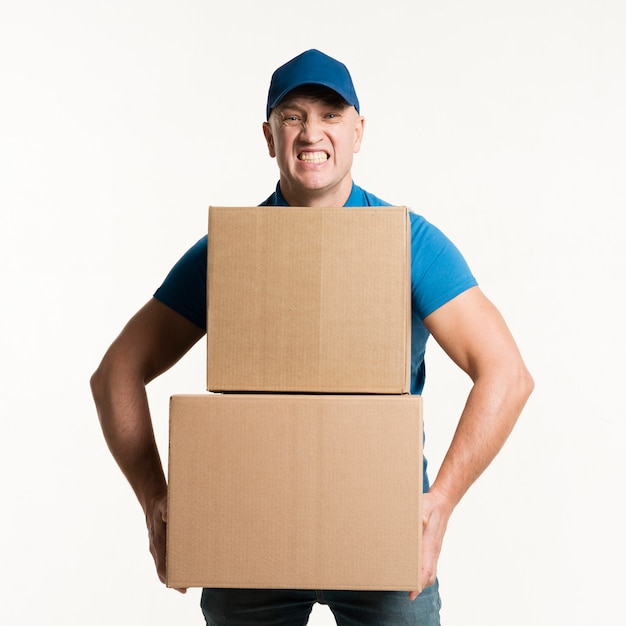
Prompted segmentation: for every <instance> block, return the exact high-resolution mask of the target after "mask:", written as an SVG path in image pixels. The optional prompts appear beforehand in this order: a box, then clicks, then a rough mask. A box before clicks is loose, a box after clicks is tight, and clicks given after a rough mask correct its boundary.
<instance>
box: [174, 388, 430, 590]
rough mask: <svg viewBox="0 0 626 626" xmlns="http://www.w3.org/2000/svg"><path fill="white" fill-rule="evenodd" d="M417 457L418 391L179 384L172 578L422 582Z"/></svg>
mask: <svg viewBox="0 0 626 626" xmlns="http://www.w3.org/2000/svg"><path fill="white" fill-rule="evenodd" d="M422 469H423V468H422V403H421V397H420V396H412V395H397V394H396V395H391V396H383V395H367V396H357V395H347V394H344V395H340V396H331V395H322V394H315V395H307V394H203V395H188V396H184V395H179V396H173V397H172V400H171V404H170V447H169V492H168V501H169V504H168V525H167V533H168V537H167V584H168V586H170V587H236V588H269V589H277V588H283V589H284V588H287V589H376V590H384V589H387V590H398V591H399V590H408V591H411V590H419V589H420V588H421V579H420V575H421V554H422V550H421V536H422V535H421V533H422V515H421V492H422Z"/></svg>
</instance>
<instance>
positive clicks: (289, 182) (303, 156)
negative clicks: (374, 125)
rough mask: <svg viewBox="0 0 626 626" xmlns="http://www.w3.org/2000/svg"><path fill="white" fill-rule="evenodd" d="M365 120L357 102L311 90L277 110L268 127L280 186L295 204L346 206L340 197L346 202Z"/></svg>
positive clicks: (266, 130)
mask: <svg viewBox="0 0 626 626" xmlns="http://www.w3.org/2000/svg"><path fill="white" fill-rule="evenodd" d="M363 125H364V120H363V117H362V116H360V115H359V114H358V113H357V111H356V109H355V108H354V107H353V106H349V105H343V104H340V105H337V104H329V103H328V102H326V101H324V100H322V99H319V98H316V97H311V96H296V97H292V98H288V99H285V100H284V101H283V102H281V103H280V104H279V105H278V106H277V107H276V108H275V109H273V110H272V113H271V115H270V119H269V121H268V122H265V123H264V124H263V132H264V134H265V139H266V141H267V146H268V149H269V153H270V156H271V157H276V162H277V164H278V169H279V170H280V183H281V191H282V192H283V195H284V196H285V198H286V199H287V201H288V202H289V203H290V204H304V203H305V202H306V205H310V206H321V205H325V206H341V204H338V203H339V202H341V203H342V204H343V202H345V200H346V199H347V197H348V195H349V194H350V189H351V187H352V177H351V173H350V170H351V168H352V159H353V155H354V154H355V153H356V152H358V151H359V149H360V147H361V138H362V136H363ZM344 196H345V197H344Z"/></svg>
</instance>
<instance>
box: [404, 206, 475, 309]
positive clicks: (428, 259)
mask: <svg viewBox="0 0 626 626" xmlns="http://www.w3.org/2000/svg"><path fill="white" fill-rule="evenodd" d="M410 217H411V291H412V294H411V295H412V301H413V308H414V310H415V311H416V312H417V314H418V315H419V317H420V318H421V319H424V318H425V317H427V316H428V315H430V314H431V313H432V312H433V311H435V310H436V309H438V308H439V307H440V306H442V305H444V304H446V302H449V301H450V300H452V299H453V298H455V297H456V296H458V295H459V294H461V293H462V292H464V291H466V290H467V289H469V288H470V287H475V286H476V285H477V284H478V283H477V281H476V279H475V278H474V276H473V275H472V272H471V271H470V268H469V266H468V264H467V262H466V261H465V259H464V258H463V256H462V254H461V253H460V252H459V250H458V248H457V247H456V246H455V245H454V244H453V243H452V242H451V241H450V239H448V237H446V236H445V235H444V234H443V233H442V232H441V231H440V230H439V229H438V228H437V227H436V226H433V225H432V224H430V223H429V222H427V221H426V220H425V219H424V218H423V217H421V216H419V215H416V214H415V213H410Z"/></svg>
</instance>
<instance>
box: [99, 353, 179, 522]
mask: <svg viewBox="0 0 626 626" xmlns="http://www.w3.org/2000/svg"><path fill="white" fill-rule="evenodd" d="M91 389H92V393H93V397H94V401H95V403H96V408H97V411H98V417H99V419H100V424H101V426H102V432H103V434H104V437H105V440H106V442H107V445H108V446H109V450H110V451H111V454H112V455H113V457H114V458H115V460H116V462H117V464H118V465H119V467H120V469H121V470H122V472H123V473H124V475H125V476H126V478H127V479H128V481H129V483H130V484H131V487H132V488H133V490H134V492H135V494H136V496H137V499H138V500H139V502H140V504H141V506H142V508H143V509H144V511H146V510H147V509H148V508H149V507H150V505H151V503H152V502H153V501H154V500H156V499H158V498H160V497H162V496H163V495H164V494H166V493H167V484H166V480H165V474H164V472H163V466H162V463H161V459H160V456H159V452H158V448H157V445H156V441H155V438H154V431H153V428H152V420H151V418H150V410H149V407H148V399H147V395H146V389H145V385H144V384H143V381H141V380H137V379H136V378H135V377H133V376H132V374H130V373H129V372H123V371H118V372H115V371H113V372H111V371H107V368H106V366H105V365H101V366H100V368H98V370H97V371H96V372H95V373H94V375H93V376H92V378H91ZM113 390H115V393H113Z"/></svg>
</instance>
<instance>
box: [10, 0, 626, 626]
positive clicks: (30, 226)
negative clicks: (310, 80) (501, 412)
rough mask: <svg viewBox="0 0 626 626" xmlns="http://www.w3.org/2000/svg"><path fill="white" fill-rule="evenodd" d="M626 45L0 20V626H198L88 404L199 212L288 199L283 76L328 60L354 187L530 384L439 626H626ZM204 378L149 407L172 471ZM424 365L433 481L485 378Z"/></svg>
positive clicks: (519, 21)
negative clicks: (427, 223)
mask: <svg viewBox="0 0 626 626" xmlns="http://www.w3.org/2000/svg"><path fill="white" fill-rule="evenodd" d="M624 33H626V8H625V5H624V3H623V2H622V1H621V0H560V1H559V0H526V1H525V2H521V1H520V2H510V1H504V0H476V1H473V2H464V1H462V0H457V1H452V0H441V1H437V0H430V1H428V2H426V1H416V0H406V1H401V0H386V1H385V2H384V3H381V4H379V5H374V4H369V3H364V2H362V1H359V2H356V1H349V0H346V1H343V2H329V1H327V0H318V1H317V2H311V3H300V2H298V3H293V2H292V3H289V2H284V1H281V2H275V1H274V0H264V1H262V2H257V1H256V0H249V1H248V2H237V1H230V2H221V3H217V2H208V1H205V2H202V1H200V0H171V1H166V0H160V1H157V0H151V1H148V0H143V1H141V0H124V1H122V0H109V1H107V2H100V1H98V2H96V1H85V0H57V1H56V2H45V1H43V0H38V1H31V2H29V1H27V0H23V1H21V2H16V1H15V2H14V1H11V0H8V1H5V2H3V3H2V8H1V9H0V70H1V72H0V77H1V82H0V89H1V98H0V255H1V263H0V280H1V285H2V307H1V309H0V316H1V317H0V320H1V333H0V337H1V338H0V342H1V343H0V354H1V358H2V364H3V373H2V377H1V383H0V384H1V389H0V391H1V398H2V409H1V411H2V420H1V422H0V424H1V426H0V428H1V429H2V430H1V433H0V464H1V465H0V471H1V476H2V503H1V504H0V507H1V508H0V511H1V514H0V528H1V533H0V537H1V539H0V541H1V551H0V554H1V556H0V560H1V562H2V567H1V570H0V571H1V574H0V594H1V596H2V598H1V601H0V623H2V624H7V625H10V626H17V625H29V624H34V623H44V624H55V625H56V624H58V625H63V626H73V625H84V624H91V625H94V626H95V625H110V624H115V625H118V626H126V625H136V624H152V625H155V626H156V625H160V624H163V625H165V624H167V625H170V624H199V623H201V622H202V618H201V615H200V612H199V609H198V606H197V605H198V599H199V591H198V590H191V591H190V592H189V593H188V594H187V595H186V596H181V595H179V594H177V593H176V592H175V591H171V590H167V589H165V588H164V587H162V585H161V584H160V583H159V582H158V580H157V579H156V576H155V574H154V572H153V565H152V562H151V557H150V555H149V553H148V551H147V537H146V532H145V527H144V522H143V517H142V514H141V510H140V508H139V506H138V505H137V503H136V502H135V500H134V496H133V494H132V492H131V490H130V488H129V487H128V485H127V484H126V482H125V479H124V478H123V476H122V474H121V473H120V472H119V470H118V468H117V466H116V465H115V463H114V461H113V460H112V457H111V456H110V454H109V452H108V450H107V449H106V446H105V443H104V440H103V438H102V435H101V432H100V430H99V425H98V422H97V418H96V413H95V409H94V405H93V402H92V399H91V396H90V392H89V386H88V380H89V376H90V374H91V372H92V371H93V370H94V369H95V367H96V366H97V364H98V362H99V360H100V358H101V356H102V354H103V352H104V350H105V349H106V347H107V346H108V345H109V344H110V342H111V341H112V340H113V338H114V337H115V335H116V334H117V333H118V332H119V330H120V329H121V327H122V326H123V324H124V323H125V321H126V320H127V319H128V318H129V317H130V316H131V314H133V313H134V312H135V311H136V310H137V309H138V308H139V307H140V306H141V305H142V304H143V303H144V302H145V301H146V300H147V299H148V298H149V297H150V296H151V294H152V293H153V291H154V289H155V288H156V287H157V286H158V285H159V284H160V282H161V280H162V278H163V277H164V275H165V273H166V272H167V271H168V269H169V268H170V266H171V265H172V264H173V263H174V261H175V260H176V259H177V258H178V257H179V255H180V254H181V253H182V252H183V251H184V250H185V249H186V248H187V247H188V246H189V245H190V244H191V243H193V242H195V241H196V240H197V239H198V238H199V237H200V236H201V235H202V234H203V233H204V232H205V228H206V211H207V206H208V205H209V204H227V205H228V204H240V205H248V204H256V203H258V202H260V201H261V200H263V199H264V198H265V197H266V196H267V195H269V193H270V192H271V191H272V190H273V187H274V185H275V182H276V178H277V172H276V167H275V163H274V162H273V161H272V160H271V159H270V158H269V157H268V156H267V154H266V149H265V145H264V140H263V137H262V134H261V122H262V120H263V117H264V109H265V97H266V93H267V86H268V84H269V78H270V74H271V72H272V71H273V70H274V69H275V67H277V66H278V65H280V64H282V63H283V62H285V61H286V60H288V59H289V58H291V57H293V56H295V55H296V54H298V53H299V52H301V51H303V50H305V49H307V48H310V47H317V48H320V49H322V50H324V51H325V52H327V53H329V54H331V55H333V56H335V57H337V58H339V59H341V60H342V61H344V62H345V63H346V64H347V65H348V67H349V68H350V70H351V72H352V75H353V78H354V81H355V83H356V86H357V91H358V93H359V97H360V99H361V103H362V113H363V114H364V115H365V116H366V120H367V123H366V134H365V140H364V144H363V149H362V151H361V153H360V154H359V155H358V156H357V161H356V164H355V168H354V175H355V179H356V181H357V183H359V184H360V185H362V186H364V187H365V188H366V189H368V190H370V191H372V192H373V193H375V194H377V195H379V196H381V197H383V198H385V199H387V200H388V201H390V202H392V203H396V204H407V205H409V206H411V207H412V208H413V209H414V210H416V211H418V212H420V213H422V214H423V215H425V216H426V217H427V218H428V219H429V220H431V221H433V222H434V223H435V224H437V225H438V226H439V227H440V228H442V229H443V230H444V231H445V232H446V233H447V234H448V235H449V236H450V237H451V238H452V239H453V241H455V242H456V243H457V245H458V246H459V247H460V248H461V250H462V251H463V253H464V254H465V256H466V258H467V260H468V261H469V263H470V265H471V267H472V269H473V270H474V272H475V274H476V275H477V277H478V279H479V281H480V283H481V285H482V287H483V289H484V290H485V292H486V293H487V295H488V296H489V297H490V298H491V299H492V300H494V301H495V302H496V304H497V305H498V306H499V308H500V309H501V310H502V312H503V313H504V315H505V317H506V319H507V320H508V322H509V325H510V326H511V328H512V330H513V332H514V334H515V336H516V338H517V340H518V343H519V345H520V347H521V349H522V352H523V354H524V356H525V358H526V361H527V363H528V366H529V368H530V369H531V371H532V373H533V375H534V377H535V380H536V391H535V393H534V395H533V397H532V399H531V401H530V402H529V404H528V406H527V408H526V410H525V412H524V414H523V416H522V418H521V420H520V422H519V424H518V426H517V428H516V430H515V431H514V433H513V435H512V436H511V438H510V440H509V441H508V443H507V445H506V446H505V448H504V450H503V451H502V453H501V455H500V456H499V457H498V458H497V459H496V461H495V462H494V463H493V465H492V466H491V467H490V468H489V469H488V470H487V472H486V473H485V474H484V475H483V477H481V479H480V480H479V481H478V482H477V483H476V485H475V486H474V487H473V489H472V490H471V491H470V492H469V493H468V495H467V496H466V498H465V499H464V500H463V502H462V503H461V505H460V506H459V507H458V508H457V511H456V512H455V516H454V517H453V520H452V522H451V525H450V527H449V532H448V535H447V541H446V544H445V546H444V552H443V555H442V558H441V562H440V578H441V584H442V595H443V601H444V609H443V618H444V623H445V624H447V625H448V626H457V625H463V626H467V625H470V626H473V625H476V626H502V625H507V626H517V625H519V626H522V625H523V626H528V625H530V624H532V625H538V626H539V625H540V626H554V625H557V624H567V625H568V626H578V625H580V626H583V625H585V626H587V625H589V624H609V625H610V624H616V623H619V621H620V618H619V617H618V616H619V615H623V610H622V599H623V589H624V583H626V575H625V573H626V572H625V569H626V568H625V565H624V561H625V559H626V549H625V540H624V522H623V516H622V515H623V508H624V507H623V504H622V499H623V497H624V495H625V493H624V492H625V489H624V478H625V476H626V471H625V470H626V467H625V462H624V458H623V448H624V446H623V439H624V436H625V435H626V432H625V428H624V409H623V387H624V374H625V368H624V365H623V358H622V355H623V352H624V348H625V341H624V339H625V334H624V330H623V323H624V313H625V311H624V304H623V295H624V278H625V270H626V252H625V250H626V248H625V245H626V241H625V235H624V230H623V226H622V222H621V215H620V213H622V212H623V211H624V208H625V206H626V193H625V183H624V179H625V169H626V158H625V145H626V123H625V111H626V37H625V36H624ZM203 359H204V345H203V343H202V342H201V343H200V344H199V345H198V346H197V347H196V348H194V349H193V350H192V352H191V353H190V354H189V355H188V356H187V357H186V358H185V359H184V360H183V361H182V362H181V363H179V364H178V366H177V367H175V368H174V369H173V370H172V371H170V372H169V373H167V374H166V375H164V376H163V377H162V378H161V379H159V380H158V381H155V382H154V383H153V384H152V385H151V386H150V387H149V394H150V401H151V405H152V409H153V414H154V416H153V417H154V422H155V429H156V433H157V438H158V442H159V446H160V447H161V449H162V450H163V451H164V452H165V451H166V448H167V404H168V397H169V395H170V394H171V393H187V392H189V393H202V392H203V391H204V360H203ZM428 367H429V379H428V383H427V387H426V392H425V398H424V399H425V408H426V429H427V447H426V451H427V454H428V456H429V458H430V461H431V466H432V468H433V471H435V470H436V467H437V465H438V464H439V463H440V462H441V458H442V457H443V454H444V452H445V449H446V447H447V443H448V440H449V438H450V436H451V433H452V430H453V428H454V425H455V423H456V419H457V417H458V414H459V411H460V409H461V407H462V404H463V400H464V395H465V394H466V392H467V389H468V382H467V380H466V379H465V377H464V376H463V375H461V374H459V373H458V372H457V371H456V370H455V369H454V367H453V366H451V365H449V364H448V362H447V361H446V360H445V359H443V358H442V356H441V353H440V352H439V351H438V348H437V346H436V345H435V344H434V343H433V344H432V345H431V346H430V348H429V357H428ZM331 623H333V621H332V617H331V615H330V613H329V612H328V609H326V608H324V607H317V608H316V609H315V610H314V613H313V616H312V619H311V624H331Z"/></svg>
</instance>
